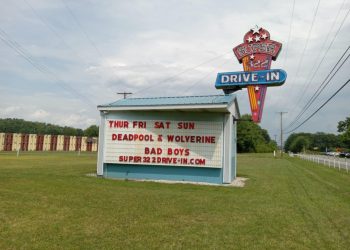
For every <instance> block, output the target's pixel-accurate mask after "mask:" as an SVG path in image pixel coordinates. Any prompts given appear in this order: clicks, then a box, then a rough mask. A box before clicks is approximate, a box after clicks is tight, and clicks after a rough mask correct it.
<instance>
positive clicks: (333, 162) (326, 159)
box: [293, 154, 350, 173]
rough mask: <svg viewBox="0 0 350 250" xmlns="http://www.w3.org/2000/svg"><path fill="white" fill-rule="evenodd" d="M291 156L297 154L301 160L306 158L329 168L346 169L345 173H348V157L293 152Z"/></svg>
mask: <svg viewBox="0 0 350 250" xmlns="http://www.w3.org/2000/svg"><path fill="white" fill-rule="evenodd" d="M293 156H298V157H299V158H301V159H303V160H308V161H312V162H315V163H317V164H323V165H325V166H328V167H329V168H331V167H332V168H337V169H339V171H340V170H341V169H344V170H346V172H347V173H349V167H350V166H349V165H350V163H349V162H348V161H350V159H349V160H348V159H346V158H339V157H336V156H327V155H309V154H293Z"/></svg>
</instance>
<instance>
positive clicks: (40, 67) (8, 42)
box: [0, 28, 96, 107]
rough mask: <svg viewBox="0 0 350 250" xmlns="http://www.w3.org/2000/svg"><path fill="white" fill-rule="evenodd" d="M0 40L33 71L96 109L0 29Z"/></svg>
mask: <svg viewBox="0 0 350 250" xmlns="http://www.w3.org/2000/svg"><path fill="white" fill-rule="evenodd" d="M0 39H1V40H2V41H3V42H4V43H5V44H6V45H7V46H9V47H10V48H11V49H13V50H14V51H15V52H17V53H18V54H19V55H20V56H22V57H23V58H24V59H25V60H26V61H27V62H28V63H30V64H31V65H32V66H33V67H34V68H35V69H37V70H38V71H39V72H41V73H43V74H45V75H47V76H48V77H49V78H50V80H51V81H52V82H53V83H55V84H57V85H59V86H60V87H61V88H63V89H65V90H67V91H68V92H69V93H71V94H73V95H75V96H76V97H78V98H79V99H81V100H83V101H84V102H86V103H87V104H89V105H91V106H93V107H96V105H95V103H94V102H93V101H91V100H90V99H89V98H87V97H86V96H84V95H82V94H80V93H79V92H78V91H77V90H75V89H74V88H72V87H71V86H69V85H68V84H66V83H65V82H64V81H62V80H61V79H60V78H59V77H58V76H57V75H55V74H54V73H53V72H51V71H50V70H49V69H48V68H47V67H46V66H45V65H41V64H39V63H37V62H36V61H35V60H34V59H33V57H32V56H31V55H30V53H29V52H27V51H26V50H24V49H23V48H22V46H21V45H20V44H19V43H18V42H16V41H15V40H13V39H11V38H10V36H9V35H8V34H7V33H6V32H5V31H4V30H3V29H1V28H0Z"/></svg>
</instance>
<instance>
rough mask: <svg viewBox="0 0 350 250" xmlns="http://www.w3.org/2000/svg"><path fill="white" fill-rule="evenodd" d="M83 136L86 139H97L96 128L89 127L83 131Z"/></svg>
mask: <svg viewBox="0 0 350 250" xmlns="http://www.w3.org/2000/svg"><path fill="white" fill-rule="evenodd" d="M84 135H85V136H88V137H97V136H98V126H96V125H91V126H90V127H88V128H87V129H85V130H84Z"/></svg>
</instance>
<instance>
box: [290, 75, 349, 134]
mask: <svg viewBox="0 0 350 250" xmlns="http://www.w3.org/2000/svg"><path fill="white" fill-rule="evenodd" d="M349 82H350V79H348V80H347V81H346V82H345V83H344V84H343V85H342V86H341V87H340V88H339V89H338V90H337V91H336V92H335V93H334V94H333V95H332V96H331V97H330V98H328V100H327V101H325V102H324V103H323V104H322V105H321V106H320V107H319V108H318V109H317V110H316V111H315V112H313V113H312V114H311V115H310V116H309V117H308V118H306V119H305V120H304V121H303V122H302V123H301V124H300V125H299V126H297V127H296V128H294V129H292V130H290V131H288V132H286V133H285V134H289V133H292V132H294V131H295V130H297V129H298V128H300V127H301V126H302V125H304V124H305V123H306V122H307V121H308V120H310V119H311V118H312V117H313V116H314V115H315V114H316V113H317V112H318V111H320V110H321V109H322V108H323V107H324V106H325V105H326V104H327V103H328V102H329V101H330V100H332V99H333V97H335V96H336V95H337V94H338V93H339V92H340V91H341V90H342V89H343V88H344V87H345V86H346V85H347V84H348V83H349Z"/></svg>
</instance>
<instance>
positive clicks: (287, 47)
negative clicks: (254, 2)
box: [283, 0, 345, 68]
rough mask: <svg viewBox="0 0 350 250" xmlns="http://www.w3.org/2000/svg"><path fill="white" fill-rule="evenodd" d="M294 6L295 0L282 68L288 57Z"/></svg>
mask: <svg viewBox="0 0 350 250" xmlns="http://www.w3.org/2000/svg"><path fill="white" fill-rule="evenodd" d="M344 1H345V0H344ZM294 8H295V0H294V1H293V7H292V16H291V18H290V24H289V32H288V39H287V43H286V53H285V54H284V60H283V68H284V67H285V65H286V61H287V58H288V50H289V40H290V37H291V34H292V24H293V19H294Z"/></svg>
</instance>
